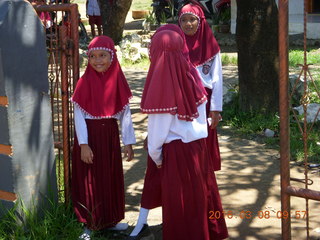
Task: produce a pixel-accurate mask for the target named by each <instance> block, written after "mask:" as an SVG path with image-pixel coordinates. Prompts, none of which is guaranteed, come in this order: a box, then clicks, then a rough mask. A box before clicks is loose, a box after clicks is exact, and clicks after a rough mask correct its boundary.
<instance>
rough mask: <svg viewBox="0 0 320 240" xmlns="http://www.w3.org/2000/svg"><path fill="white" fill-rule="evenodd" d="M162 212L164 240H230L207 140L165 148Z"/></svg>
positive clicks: (175, 143) (174, 143)
mask: <svg viewBox="0 0 320 240" xmlns="http://www.w3.org/2000/svg"><path fill="white" fill-rule="evenodd" d="M161 188H162V209H163V239H164V240H172V239H174V240H185V239H196V240H210V239H224V238H226V237H228V231H227V227H226V223H225V219H224V217H221V218H215V219H214V218H210V216H211V212H212V211H213V212H220V213H221V214H222V213H223V209H222V206H221V200H220V195H219V192H218V186H217V183H216V179H215V176H214V173H213V172H212V164H211V161H210V160H209V159H208V153H207V148H206V143H205V140H204V139H200V140H197V141H193V142H190V143H183V142H182V141H180V140H176V141H172V142H170V143H168V144H165V145H164V146H163V164H162V178H161Z"/></svg>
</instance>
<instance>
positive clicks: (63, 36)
mask: <svg viewBox="0 0 320 240" xmlns="http://www.w3.org/2000/svg"><path fill="white" fill-rule="evenodd" d="M59 36H60V39H59V40H60V44H61V66H60V67H61V96H62V135H63V141H62V144H63V145H62V147H63V163H64V190H65V191H64V194H65V201H66V203H67V204H68V202H69V197H70V161H69V160H70V144H69V121H68V120H69V113H68V101H69V94H68V65H67V63H68V61H67V51H68V50H67V40H68V39H67V27H66V26H60V28H59Z"/></svg>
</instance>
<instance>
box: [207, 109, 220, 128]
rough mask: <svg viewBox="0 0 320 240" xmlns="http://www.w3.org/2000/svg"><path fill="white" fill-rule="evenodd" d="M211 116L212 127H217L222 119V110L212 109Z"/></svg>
mask: <svg viewBox="0 0 320 240" xmlns="http://www.w3.org/2000/svg"><path fill="white" fill-rule="evenodd" d="M209 117H210V118H211V126H210V128H211V129H215V128H216V127H217V126H218V123H219V121H221V119H222V117H221V115H220V112H217V111H210V112H209Z"/></svg>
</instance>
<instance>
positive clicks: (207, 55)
mask: <svg viewBox="0 0 320 240" xmlns="http://www.w3.org/2000/svg"><path fill="white" fill-rule="evenodd" d="M184 14H192V15H194V16H195V17H197V18H198V20H199V25H198V29H197V32H196V33H195V34H194V35H192V36H188V35H185V38H186V42H187V46H188V49H189V56H190V61H191V62H192V64H193V65H194V66H195V67H196V68H197V70H198V72H199V75H200V77H201V80H202V83H203V85H204V87H205V88H206V91H207V93H208V102H207V110H206V113H207V116H208V115H209V111H220V112H221V111H222V89H223V85H222V70H221V59H220V47H219V45H218V43H217V41H216V39H215V37H214V35H213V33H212V30H211V28H210V26H209V24H208V22H207V21H206V19H205V16H204V13H203V11H202V9H201V7H200V6H198V5H193V4H187V5H185V6H184V7H183V8H181V10H180V12H179V21H180V19H181V16H183V15H184ZM207 146H208V149H209V153H210V158H211V159H212V163H213V169H214V171H218V170H220V169H221V157H220V150H219V143H218V136H217V130H216V129H210V127H209V125H208V138H207Z"/></svg>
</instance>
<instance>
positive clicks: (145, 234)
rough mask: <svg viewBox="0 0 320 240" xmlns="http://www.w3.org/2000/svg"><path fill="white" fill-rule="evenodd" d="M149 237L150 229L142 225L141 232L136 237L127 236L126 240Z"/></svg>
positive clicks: (138, 239)
mask: <svg viewBox="0 0 320 240" xmlns="http://www.w3.org/2000/svg"><path fill="white" fill-rule="evenodd" d="M150 235H151V231H150V228H149V226H148V224H143V227H142V229H141V231H140V232H139V233H138V235H136V236H128V237H127V238H126V240H140V239H141V238H143V237H148V236H150Z"/></svg>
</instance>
